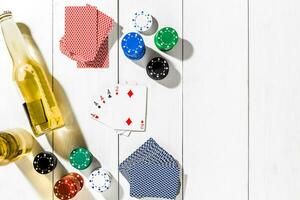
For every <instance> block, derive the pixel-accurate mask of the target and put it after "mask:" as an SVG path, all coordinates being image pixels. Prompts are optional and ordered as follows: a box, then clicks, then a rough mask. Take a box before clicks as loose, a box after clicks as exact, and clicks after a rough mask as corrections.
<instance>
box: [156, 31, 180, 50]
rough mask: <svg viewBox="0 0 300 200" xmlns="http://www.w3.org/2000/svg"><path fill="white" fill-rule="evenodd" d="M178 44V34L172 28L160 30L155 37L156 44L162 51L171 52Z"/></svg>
mask: <svg viewBox="0 0 300 200" xmlns="http://www.w3.org/2000/svg"><path fill="white" fill-rule="evenodd" d="M177 42H178V34H177V32H176V30H175V29H173V28H171V27H164V28H162V29H160V30H159V31H158V32H157V33H156V34H155V37H154V43H155V45H156V47H157V48H158V49H160V50H161V51H169V50H171V49H172V48H173V47H174V46H175V45H176V44H177Z"/></svg>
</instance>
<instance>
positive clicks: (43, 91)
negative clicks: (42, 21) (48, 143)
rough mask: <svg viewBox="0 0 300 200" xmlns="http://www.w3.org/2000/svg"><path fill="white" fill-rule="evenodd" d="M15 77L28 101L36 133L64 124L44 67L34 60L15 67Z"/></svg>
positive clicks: (26, 106) (32, 124) (29, 115)
mask: <svg viewBox="0 0 300 200" xmlns="http://www.w3.org/2000/svg"><path fill="white" fill-rule="evenodd" d="M15 69H16V70H15V72H14V74H15V76H14V79H15V81H16V83H17V85H18V87H19V90H20V91H21V93H22V96H23V98H24V100H25V102H26V104H25V109H26V111H27V114H28V117H29V119H30V122H31V126H32V128H33V130H34V133H35V134H36V135H40V134H42V133H43V132H48V131H51V130H54V129H57V128H60V127H62V126H64V120H63V118H62V115H61V112H60V110H59V108H58V106H57V103H56V100H55V98H54V95H53V92H52V90H51V88H50V85H49V83H48V81H47V78H46V75H45V73H44V71H43V70H42V68H41V67H40V66H39V65H38V63H36V62H35V61H34V60H28V61H27V62H26V63H24V65H23V66H18V67H16V68H15Z"/></svg>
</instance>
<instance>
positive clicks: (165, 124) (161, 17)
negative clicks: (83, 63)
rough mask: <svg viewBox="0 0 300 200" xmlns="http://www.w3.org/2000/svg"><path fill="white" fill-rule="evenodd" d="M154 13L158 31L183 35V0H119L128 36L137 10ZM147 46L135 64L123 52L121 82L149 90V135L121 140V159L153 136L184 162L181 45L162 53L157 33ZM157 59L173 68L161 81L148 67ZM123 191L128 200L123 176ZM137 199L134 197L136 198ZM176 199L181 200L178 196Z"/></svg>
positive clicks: (134, 134)
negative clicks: (171, 30)
mask: <svg viewBox="0 0 300 200" xmlns="http://www.w3.org/2000/svg"><path fill="white" fill-rule="evenodd" d="M139 10H145V11H147V12H149V13H151V14H152V15H153V16H154V17H155V18H156V20H157V22H158V28H162V27H165V26H171V27H173V28H175V29H176V30H177V31H178V34H179V36H181V28H182V26H181V25H182V18H181V14H180V13H181V0H175V1H172V3H170V2H169V1H160V0H153V1H140V0H122V1H120V26H121V27H123V30H122V31H123V33H124V34H126V33H128V32H131V31H135V29H134V27H133V26H132V23H131V18H132V16H133V14H134V13H135V12H136V11H139ZM143 38H144V40H145V44H146V46H147V49H146V54H145V56H144V57H143V59H141V60H139V61H136V62H133V61H131V60H129V59H127V58H126V57H125V56H124V53H123V51H122V49H120V55H119V56H120V57H119V59H120V73H119V75H120V83H125V82H129V83H137V84H140V85H145V86H147V87H148V102H147V106H148V107H147V122H146V132H140V133H132V134H131V136H130V137H129V138H126V137H124V136H121V137H120V144H119V145H120V151H119V153H120V160H119V162H122V161H123V160H124V159H125V158H126V157H128V156H129V155H130V154H131V153H133V151H134V150H136V149H137V148H138V147H139V146H141V145H142V144H143V143H144V142H145V141H146V140H147V139H149V138H150V137H152V138H154V139H155V140H156V141H157V142H158V144H159V145H161V146H162V147H163V148H164V149H165V150H167V151H168V152H169V153H170V154H172V155H173V156H174V157H175V159H176V160H178V161H179V162H180V163H181V160H182V148H181V147H182V139H181V138H182V62H181V58H180V56H181V45H180V44H179V45H177V46H176V47H175V48H174V49H173V50H172V51H170V52H168V53H163V52H161V51H159V50H158V49H157V48H156V47H155V45H154V34H152V35H143ZM156 56H162V57H164V58H166V59H167V60H168V62H169V65H170V74H169V75H168V76H167V77H166V78H165V79H163V80H161V81H154V80H152V79H150V78H149V77H148V75H147V73H146V69H145V66H146V65H147V63H148V62H149V60H150V59H152V58H153V57H156ZM120 184H121V185H122V188H121V189H122V190H123V191H124V192H120V199H124V200H125V199H129V198H130V197H129V184H128V182H127V181H126V180H125V178H124V177H123V176H122V175H121V174H120ZM133 199H134V198H133ZM177 199H182V195H181V194H179V195H178V197H177Z"/></svg>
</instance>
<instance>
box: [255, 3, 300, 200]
mask: <svg viewBox="0 0 300 200" xmlns="http://www.w3.org/2000/svg"><path fill="white" fill-rule="evenodd" d="M299 9H300V2H299V1H296V0H290V1H270V0H264V1H257V0H252V1H251V3H250V116H251V117H250V125H251V126H250V142H251V143H250V150H251V151H250V175H251V176H250V177H251V179H250V199H255V200H271V199H272V200H279V199H289V200H296V199H299V198H300V193H299V184H300V171H299V168H300V162H299V157H300V151H299V143H300V136H299V129H300V125H299V120H300V115H299V113H300V106H299V100H300V90H299V89H300V87H299V77H300V68H299V64H300V59H299V52H300V39H299V34H300V26H299V25H300V24H299V18H300V13H299V12H298V10H299Z"/></svg>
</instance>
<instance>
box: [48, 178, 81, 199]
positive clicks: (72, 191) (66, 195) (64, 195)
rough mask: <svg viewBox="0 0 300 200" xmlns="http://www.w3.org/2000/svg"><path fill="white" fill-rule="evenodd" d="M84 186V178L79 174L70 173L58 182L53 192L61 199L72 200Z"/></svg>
mask: <svg viewBox="0 0 300 200" xmlns="http://www.w3.org/2000/svg"><path fill="white" fill-rule="evenodd" d="M83 184H84V180H83V178H82V177H81V176H80V175H79V174H77V173H70V174H68V175H67V176H64V177H63V178H62V179H60V180H59V181H57V182H56V183H55V185H54V188H53V191H54V194H55V196H56V197H57V198H59V199H62V200H64V199H71V198H73V197H74V196H76V194H77V193H78V192H79V191H80V190H81V189H82V187H83Z"/></svg>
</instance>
